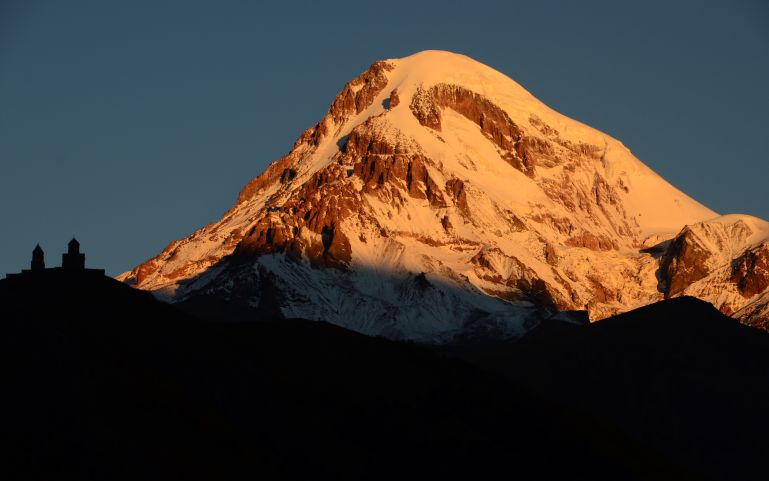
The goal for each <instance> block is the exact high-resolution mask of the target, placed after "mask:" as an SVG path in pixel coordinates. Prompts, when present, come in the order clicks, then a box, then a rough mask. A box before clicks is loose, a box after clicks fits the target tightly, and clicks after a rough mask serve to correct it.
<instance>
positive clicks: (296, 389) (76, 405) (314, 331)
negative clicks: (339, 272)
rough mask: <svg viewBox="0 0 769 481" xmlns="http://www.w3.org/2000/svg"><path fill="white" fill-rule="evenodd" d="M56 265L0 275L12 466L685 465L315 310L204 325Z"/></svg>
mask: <svg viewBox="0 0 769 481" xmlns="http://www.w3.org/2000/svg"><path fill="white" fill-rule="evenodd" d="M61 281H62V279H59V278H53V277H50V276H39V277H37V278H35V279H31V280H22V281H21V282H16V283H13V284H11V283H9V282H8V281H0V303H2V306H3V309H4V324H3V330H4V336H3V337H2V339H3V340H2V348H3V350H4V352H5V353H6V354H8V355H9V357H10V358H11V359H12V360H13V363H12V364H8V365H9V366H11V370H12V375H11V377H10V381H9V383H7V384H6V385H5V386H4V388H5V392H6V396H5V398H6V400H7V401H10V408H8V409H7V410H6V411H5V417H6V419H5V420H4V425H5V429H4V431H5V433H6V435H7V436H10V437H11V439H13V441H14V443H13V446H14V447H13V450H12V451H10V453H9V458H10V459H11V460H12V461H13V463H14V466H15V468H17V469H20V470H22V471H23V472H25V473H27V474H28V475H30V477H51V474H55V477H56V478H57V479H114V478H120V477H127V478H133V479H158V478H162V479H190V478H204V479H213V478H219V479H221V478H222V477H225V478H226V477H231V476H232V475H233V474H234V473H236V472H237V473H240V472H245V473H248V476H249V477H250V478H254V477H266V478H286V479H297V478H299V479H301V478H307V477H308V476H311V477H313V478H324V477H334V478H337V479H339V478H356V479H377V478H392V477H395V476H397V477H399V478H413V477H417V476H419V475H422V476H427V475H429V476H430V477H431V478H435V477H436V476H447V477H456V476H475V477H478V476H480V477H484V476H485V475H484V473H486V474H488V473H492V472H494V470H504V472H507V473H509V474H510V475H511V476H514V475H523V473H527V472H536V473H538V476H545V477H550V476H564V475H568V476H569V477H570V479H581V478H584V479H587V478H590V479H596V478H604V477H606V478H609V477H610V478H614V479H665V478H669V479H682V478H683V479H686V476H684V475H683V474H682V473H681V472H680V471H679V470H677V469H676V468H674V467H673V466H672V465H670V464H668V463H667V462H665V461H663V460H661V458H659V457H658V456H657V455H655V454H654V453H653V452H651V451H646V450H643V449H640V448H638V447H637V446H635V445H634V444H633V443H629V442H628V441H627V440H625V439H624V438H623V437H622V436H620V435H618V434H616V433H615V432H613V431H612V430H611V429H608V428H606V427H603V426H602V425H601V424H600V423H597V422H595V421H593V420H590V419H586V418H581V417H575V416H572V415H571V414H569V413H568V412H567V411H565V410H563V409H560V408H557V407H555V406H553V405H550V404H548V403H543V402H540V401H538V400H536V399H535V398H532V397H530V396H528V395H526V394H525V393H523V392H521V391H519V390H517V389H515V388H514V387H512V386H511V385H510V384H508V383H506V382H503V381H502V380H500V379H497V378H495V377H494V376H490V375H488V374H484V373H483V372H482V371H480V370H477V369H475V368H472V367H471V366H469V365H466V364H464V363H462V362H459V361H452V360H448V359H445V358H443V357H441V356H439V355H436V354H435V353H433V352H431V351H429V350H427V349H424V348H421V347H418V346H415V345H411V344H402V343H394V342H391V341H386V340H383V339H377V338H368V337H365V336H361V335H359V334H355V333H352V332H349V331H345V330H343V329H340V328H337V327H333V326H330V325H327V324H325V323H319V322H308V321H300V320H293V321H292V320H283V321H280V322H270V321H264V322H256V323H249V324H237V323H235V324H233V323H230V324H219V323H212V322H208V321H201V320H198V319H194V318H192V317H189V316H188V315H186V314H182V313H180V312H179V311H177V310H176V309H175V308H173V307H171V306H169V305H165V304H162V303H159V302H157V301H155V300H153V299H152V298H151V297H150V296H149V295H147V294H146V293H142V292H139V291H135V290H132V289H131V288H129V287H127V286H124V285H121V284H119V283H117V282H115V281H113V280H110V279H107V278H93V277H80V278H78V277H73V278H69V279H67V282H61ZM553 460H557V462H553Z"/></svg>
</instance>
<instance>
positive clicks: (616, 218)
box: [121, 51, 764, 341]
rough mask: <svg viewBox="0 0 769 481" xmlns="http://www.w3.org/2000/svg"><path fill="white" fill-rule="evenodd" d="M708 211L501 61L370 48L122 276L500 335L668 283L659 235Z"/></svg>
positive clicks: (387, 323)
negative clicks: (250, 164)
mask: <svg viewBox="0 0 769 481" xmlns="http://www.w3.org/2000/svg"><path fill="white" fill-rule="evenodd" d="M716 215H717V214H715V213H714V212H712V211H711V210H709V209H707V208H706V207H704V206H702V205H701V204H699V203H697V202H696V201H694V200H692V199H691V198H689V197H688V196H686V195H685V194H683V193H682V192H680V191H678V190H677V189H675V188H674V187H673V186H671V185H670V184H669V183H667V182H666V181H665V180H664V179H662V178H661V177H659V176H658V175H657V174H655V173H654V172H653V171H652V170H651V169H649V168H648V167H646V166H645V165H644V164H643V163H641V162H640V161H639V160H637V159H636V158H635V157H634V156H633V155H632V154H631V153H630V151H629V150H628V149H627V148H626V147H625V146H623V145H622V144H621V143H620V142H619V141H617V140H616V139H613V138H611V137H610V136H608V135H606V134H604V133H602V132H599V131H597V130H595V129H592V128H591V127H588V126H586V125H584V124H582V123H580V122H577V121H575V120H572V119H569V118H567V117H565V116H562V115H560V114H558V113H557V112H555V111H554V110H552V109H550V108H548V107H547V106H545V105H544V104H542V103H541V102H540V101H538V100H537V99H536V98H534V97H533V96H532V95H531V94H530V93H529V92H527V91H526V90H525V89H524V88H523V87H521V86H520V85H518V84H517V83H516V82H514V81H513V80H511V79H510V78H508V77H506V76H505V75H504V74H502V73H500V72H497V71H496V70H494V69H492V68H490V67H487V66H485V65H483V64H480V63H478V62H476V61H474V60H472V59H470V58H468V57H466V56H463V55H457V54H453V53H450V52H443V51H425V52H420V53H417V54H414V55H411V56H409V57H405V58H401V59H390V60H384V61H379V62H375V63H374V64H372V65H371V67H369V68H368V69H367V70H366V71H365V72H363V73H362V74H361V75H360V76H358V77H356V78H355V79H353V80H351V81H350V82H348V83H347V84H346V85H345V86H344V88H343V89H342V91H341V92H340V93H339V94H338V95H337V96H336V98H335V99H334V101H333V102H332V104H331V106H330V107H329V110H328V111H327V112H326V114H325V115H324V116H323V118H322V119H321V120H320V121H319V122H318V123H317V124H316V125H315V126H313V127H312V128H310V129H307V130H306V131H305V132H304V133H302V134H301V135H300V137H299V138H298V139H297V141H296V142H295V144H294V146H293V148H292V149H291V150H290V152H289V153H288V154H286V155H285V156H284V157H282V158H281V159H279V160H277V161H275V162H273V163H272V164H270V165H269V166H268V167H267V169H266V170H265V171H264V172H263V173H262V174H261V175H259V176H258V177H256V178H254V179H253V180H251V181H250V182H249V183H248V184H247V185H246V186H245V187H244V188H243V190H242V191H241V192H240V195H239V196H238V199H237V202H236V204H235V205H234V206H233V207H232V208H231V209H230V210H229V211H228V212H227V213H225V215H224V216H223V217H222V219H221V220H220V221H218V222H216V223H214V224H211V225H208V226H206V227H204V228H203V229H200V230H199V231H197V232H195V233H193V234H192V235H190V236H189V237H187V238H185V239H182V240H180V241H175V242H173V243H171V244H170V245H169V246H168V247H167V248H166V249H165V250H164V251H163V252H162V253H161V254H160V255H159V256H157V257H155V258H153V259H151V260H149V261H147V262H145V263H144V264H142V265H140V266H138V267H137V268H135V269H133V270H132V271H131V272H129V273H126V274H123V275H122V276H121V278H122V279H123V280H126V281H129V282H133V283H134V284H135V285H136V286H137V287H139V288H143V289H148V290H152V291H155V292H157V293H158V294H159V295H163V296H166V297H168V298H171V299H183V298H185V297H187V296H190V295H193V294H195V293H200V292H207V293H212V294H215V295H219V296H223V297H225V298H228V299H238V300H240V301H243V302H248V303H250V304H251V305H254V306H257V305H266V304H268V303H269V304H271V305H273V306H274V308H275V309H279V310H280V311H281V312H282V313H283V314H284V315H286V316H289V317H304V318H310V319H323V320H327V321H330V322H334V323H337V324H340V325H343V326H346V327H350V328H352V329H355V330H358V331H361V332H365V333H369V334H382V335H387V336H390V337H406V338H411V339H418V340H427V341H443V340H447V339H451V338H453V337H456V336H461V335H471V334H473V333H477V332H482V333H485V334H489V333H496V334H497V335H503V336H510V335H517V334H520V333H522V332H524V331H525V330H526V329H527V328H528V327H530V326H531V325H533V323H536V322H537V320H538V319H541V318H543V317H547V316H550V315H553V314H554V313H555V312H556V311H559V310H580V309H585V308H587V309H588V310H589V312H590V316H591V318H593V319H599V318H602V317H604V316H607V315H610V314H614V313H616V312H619V311H624V310H627V309H630V308H633V307H636V306H638V305H642V304H647V303H649V302H653V301H655V300H657V299H659V298H662V296H663V295H665V290H664V289H663V288H662V287H661V285H660V283H659V282H658V279H657V274H658V271H660V269H663V267H664V266H663V267H661V262H663V261H662V260H661V259H662V258H663V257H664V259H665V261H664V262H665V263H666V264H665V266H669V265H670V264H671V262H672V261H671V260H670V259H671V258H672V257H674V254H668V255H665V256H662V255H660V253H659V249H661V247H660V246H662V245H673V244H675V241H672V242H667V244H665V242H666V241H669V240H670V239H671V238H673V237H674V236H676V233H679V232H680V231H681V229H682V228H683V227H684V226H686V225H692V224H697V223H699V222H702V221H705V220H707V219H712V218H714V217H716ZM746 222H747V221H746ZM751 222H752V221H751ZM757 222H758V221H757ZM751 225H753V224H751ZM754 227H755V226H754ZM754 231H755V232H754ZM751 232H754V233H753V234H750V236H752V237H749V239H751V240H752V241H754V243H756V242H759V243H760V240H761V236H762V235H764V234H763V233H761V232H763V231H760V229H754V230H753V231H751ZM679 237H680V234H679V235H678V237H676V238H679ZM746 242H747V240H746ZM655 246H656V250H655ZM266 292H269V293H270V294H269V295H267V294H265V293H266ZM737 307H740V306H737Z"/></svg>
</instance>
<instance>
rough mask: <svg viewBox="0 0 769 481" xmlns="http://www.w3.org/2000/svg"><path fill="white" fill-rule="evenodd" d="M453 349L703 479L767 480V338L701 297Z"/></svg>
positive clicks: (674, 300) (768, 361)
mask: <svg viewBox="0 0 769 481" xmlns="http://www.w3.org/2000/svg"><path fill="white" fill-rule="evenodd" d="M455 353H458V354H459V355H460V356H462V357H464V358H465V359H468V360H471V361H472V362H473V363H475V364H476V365H479V366H483V367H485V368H487V369H489V370H490V371H492V372H496V373H499V374H502V375H504V376H507V377H508V379H511V380H513V381H514V382H516V383H517V384H519V385H522V386H526V387H527V388H529V389H531V391H532V392H534V393H537V394H538V395H541V396H543V397H544V398H546V399H550V400H551V401H554V402H559V403H563V404H567V405H570V406H572V407H574V408H575V409H577V410H579V411H581V412H583V413H586V414H589V415H593V416H598V417H601V418H602V419H606V420H608V421H610V422H612V423H615V424H616V425H618V426H620V427H621V428H622V429H623V430H624V431H625V432H627V433H629V434H631V435H632V436H633V437H635V438H636V439H638V440H640V441H641V442H643V443H644V444H646V445H648V446H654V447H655V448H658V449H660V450H662V451H663V452H665V453H666V454H667V455H669V456H671V458H672V459H675V460H677V461H679V462H681V463H682V464H685V465H688V466H692V467H697V469H699V470H700V471H701V472H702V473H706V474H707V475H708V476H709V477H710V478H711V479H724V480H727V479H742V480H750V479H756V480H758V479H765V476H766V472H765V464H764V459H765V453H766V449H767V448H768V447H769V442H768V441H767V437H766V433H767V432H769V414H767V410H766V406H765V404H766V400H767V399H769V335H767V334H766V333H764V332H762V331H759V330H757V329H754V328H750V327H746V326H744V325H741V324H739V323H738V322H737V321H735V320H733V319H730V318H728V317H726V316H724V315H723V314H721V313H720V312H718V311H717V310H716V309H714V308H713V307H712V306H711V305H710V304H708V303H706V302H704V301H699V300H696V299H694V298H688V297H684V298H677V299H672V300H668V301H664V302H660V303H657V304H653V305H650V306H646V307H643V308H640V309H637V310H634V311H631V312H629V313H626V314H622V315H619V316H616V317H614V318H610V319H607V320H604V321H601V322H598V323H595V324H591V325H590V326H587V327H586V328H578V327H576V326H571V328H570V329H563V328H562V329H560V330H559V329H555V328H554V326H549V329H541V330H539V332H538V331H537V330H535V331H534V332H532V333H530V335H528V336H527V337H525V338H524V339H523V340H521V342H519V343H516V344H510V343H494V344H484V345H476V346H472V347H468V346H463V347H460V348H456V349H455Z"/></svg>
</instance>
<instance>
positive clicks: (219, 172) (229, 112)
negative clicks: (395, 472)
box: [0, 0, 769, 275]
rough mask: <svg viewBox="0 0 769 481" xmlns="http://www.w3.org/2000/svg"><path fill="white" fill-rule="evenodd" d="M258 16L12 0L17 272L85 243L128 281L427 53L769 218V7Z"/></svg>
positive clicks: (579, 5)
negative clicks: (40, 256)
mask: <svg viewBox="0 0 769 481" xmlns="http://www.w3.org/2000/svg"><path fill="white" fill-rule="evenodd" d="M260 3H261V2H248V1H235V0H218V1H209V2H203V1H194V0H187V1H168V0H132V1H130V2H124V1H121V2H118V1H109V0H93V1H86V0H70V1H68V2H61V1H53V0H51V1H48V0H37V1H22V0H19V1H14V0H0V229H2V236H0V239H1V240H0V275H2V273H4V272H13V271H18V270H20V269H21V268H22V267H26V266H27V264H28V258H29V257H30V254H31V251H32V248H33V247H34V245H35V244H36V243H38V242H40V243H41V245H42V246H43V248H44V249H45V250H46V253H47V257H48V263H49V265H58V263H59V262H60V257H59V255H60V253H61V252H63V251H64V249H65V247H66V243H67V241H68V240H69V238H70V237H71V236H72V235H76V236H77V237H78V238H79V239H80V241H81V243H82V245H83V248H84V249H85V251H86V253H87V255H88V257H87V261H88V264H89V265H91V266H93V267H104V268H106V269H107V272H108V273H109V274H113V275H114V274H117V273H119V272H122V271H124V270H127V269H129V268H130V267H132V266H133V265H135V264H137V263H139V262H141V261H143V260H145V259H146V258H148V257H151V256H152V255H154V254H157V253H158V252H159V251H160V250H161V249H162V248H163V247H164V246H165V245H166V244H167V243H168V242H170V241H171V240H173V239H176V238H179V237H182V236H184V235H186V234H188V233H190V232H192V231H193V230H195V229H197V228H198V227H201V226H203V225H205V224H206V223H209V222H212V221H215V220H217V219H218V217H219V216H220V215H221V214H222V213H223V212H224V211H225V210H226V209H227V208H228V207H230V206H231V205H232V203H233V202H234V200H235V198H236V196H237V193H238V191H239V190H240V188H241V187H242V186H243V185H244V184H245V183H246V182H247V181H248V180H250V179H251V178H252V177H254V176H256V175H258V174H259V173H260V172H261V170H262V169H263V168H264V167H265V166H266V165H267V164H268V163H269V162H270V161H272V160H275V159H276V158H278V157H279V156H280V155H282V154H284V153H285V152H287V151H288V149H289V148H290V147H291V145H292V143H293V141H294V140H295V138H296V137H297V136H298V135H299V134H300V133H301V132H302V130H304V129H305V128H307V127H309V126H311V125H312V124H314V123H315V122H316V121H317V120H318V119H319V118H320V117H321V116H322V115H323V113H324V112H325V110H326V108H327V107H328V104H329V102H330V101H331V99H332V98H333V97H334V95H335V94H336V93H337V92H338V91H339V90H340V89H341V87H342V86H343V85H344V83H345V82H347V81H348V80H349V79H350V78H352V77H353V76H355V75H357V74H358V73H359V72H360V71H362V70H363V69H365V68H366V67H367V66H368V65H369V64H370V63H371V62H373V61H374V60H377V59H381V58H392V57H401V56H405V55H409V54H411V53H414V52H417V51H420V50H424V49H442V50H451V51H455V52H459V53H463V54H466V55H469V56H471V57H473V58H475V59H477V60H479V61H481V62H483V63H486V64H488V65H490V66H492V67H494V68H496V69H497V70H500V71H502V72H503V73H505V74H507V75H508V76H510V77H512V78H513V79H515V80H516V81H517V82H519V83H520V84H522V85H523V86H524V87H525V88H527V89H528V90H529V91H531V92H532V93H533V94H534V95H535V96H537V97H538V98H540V99H541V100H542V101H544V102H545V103H546V104H548V105H549V106H551V107H552V108H554V109H556V110H558V111H560V112H561V113H563V114H565V115H568V116H570V117H572V118H575V119H577V120H580V121H583V122H585V123H587V124H589V125H592V126H594V127H596V128H598V129H600V130H603V131H605V132H607V133H609V134H611V135H613V136H615V137H617V138H619V139H620V140H622V141H623V142H624V143H625V145H627V146H628V147H629V148H630V149H631V150H632V151H633V152H634V153H635V154H636V156H637V157H638V158H640V159H641V160H642V161H643V162H645V163H646V164H647V165H649V166H650V167H652V168H653V169H654V170H656V171H657V172H659V173H660V174H661V175H662V176H663V177H665V178H666V179H668V180H669V181H670V182H671V183H673V184H674V185H676V186H677V187H679V188H680V189H682V190H683V191H684V192H686V193H688V194H689V195H691V196H692V197H694V198H695V199H697V200H699V201H700V202H702V203H704V204H705V205H707V206H709V207H710V208H712V209H714V210H716V211H719V212H722V213H731V212H743V213H749V214H753V215H757V216H760V217H763V218H765V219H769V202H767V182H768V180H769V155H767V148H766V138H767V136H769V120H767V115H768V113H769V87H768V86H769V2H765V1H762V0H741V1H738V0H733V1H721V2H714V1H679V2H667V1H644V2H616V1H582V2H571V1H568V2H567V1H562V2H556V1H541V2H531V1H527V2H520V3H519V2H513V1H505V2H501V1H500V2H487V1H482V0H481V1H474V2H450V1H445V0H444V1H430V2H418V1H409V2H400V1H397V0H396V1H390V2H386V3H378V4H376V3H370V4H369V3H368V2H315V4H313V3H309V2H308V3H302V2H284V3H287V4H286V5H277V3H278V2H274V3H275V4H273V5H270V6H265V5H261V4H260ZM623 4H624V5H623Z"/></svg>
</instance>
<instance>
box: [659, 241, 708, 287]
mask: <svg viewBox="0 0 769 481" xmlns="http://www.w3.org/2000/svg"><path fill="white" fill-rule="evenodd" d="M709 257H710V253H709V252H708V250H707V249H705V248H703V247H702V246H701V245H700V244H699V242H698V241H697V237H696V236H695V235H694V234H692V232H691V231H690V230H689V229H688V228H687V229H684V230H683V231H682V233H680V234H678V236H677V237H676V238H675V239H673V241H672V242H671V243H670V246H669V247H668V250H667V252H666V253H665V256H664V257H663V260H662V264H661V267H660V273H661V275H662V279H663V280H664V281H665V297H671V296H675V295H676V294H680V293H681V292H683V290H684V289H686V287H687V286H689V285H690V284H692V283H694V282H696V281H698V280H700V279H702V278H704V277H706V276H707V275H708V274H709V273H710V271H709V269H708V267H707V260H708V258H709Z"/></svg>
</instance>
